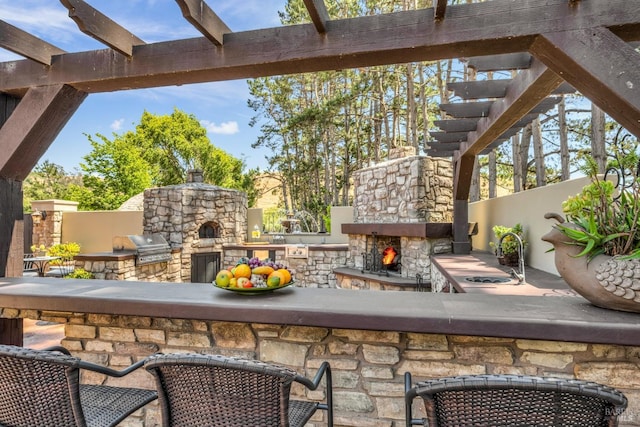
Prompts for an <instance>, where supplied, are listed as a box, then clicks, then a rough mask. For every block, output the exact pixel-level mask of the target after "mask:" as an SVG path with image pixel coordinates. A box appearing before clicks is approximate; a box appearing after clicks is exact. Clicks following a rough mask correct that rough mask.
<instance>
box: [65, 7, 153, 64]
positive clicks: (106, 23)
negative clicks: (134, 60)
mask: <svg viewBox="0 0 640 427" xmlns="http://www.w3.org/2000/svg"><path fill="white" fill-rule="evenodd" d="M60 2H61V3H62V4H63V5H64V6H65V7H66V8H67V9H69V17H70V18H71V19H73V20H74V21H75V23H76V24H77V25H78V28H79V29H80V31H82V32H83V33H85V34H87V35H89V36H91V37H93V38H94V39H96V40H98V41H100V42H101V43H104V44H105V45H107V46H109V47H110V48H111V49H113V50H115V51H117V52H120V53H121V54H123V55H125V56H126V57H128V58H131V56H132V55H133V46H136V45H142V44H145V43H144V41H143V40H142V39H140V38H138V37H137V36H135V35H134V34H132V33H131V32H129V31H128V30H127V29H125V28H123V27H121V26H120V25H118V24H117V23H115V22H114V21H112V20H111V19H110V18H109V17H108V16H105V15H103V14H102V13H101V12H99V11H98V10H96V9H94V8H93V7H91V6H90V5H88V4H87V3H85V2H84V1H82V0H60Z"/></svg>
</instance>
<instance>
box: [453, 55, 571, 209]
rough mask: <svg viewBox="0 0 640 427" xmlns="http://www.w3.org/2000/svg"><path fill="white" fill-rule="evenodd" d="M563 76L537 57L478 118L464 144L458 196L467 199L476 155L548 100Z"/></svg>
mask: <svg viewBox="0 0 640 427" xmlns="http://www.w3.org/2000/svg"><path fill="white" fill-rule="evenodd" d="M562 81H563V80H562V78H561V77H560V76H559V75H557V74H556V73H554V72H553V71H551V70H549V69H548V68H547V66H546V65H544V64H543V63H542V62H540V61H537V60H534V61H533V62H532V64H531V68H529V69H528V70H524V71H521V72H520V73H518V75H517V76H516V77H515V78H514V79H513V81H512V83H511V84H510V85H509V87H508V88H507V92H506V95H505V97H504V98H503V99H501V100H498V101H496V102H494V103H493V105H491V108H490V109H489V115H488V116H487V117H485V118H482V119H480V120H479V121H478V127H477V129H476V130H475V131H473V132H469V136H468V137H467V142H466V144H462V147H464V148H462V147H461V151H460V155H459V158H458V161H457V164H458V167H457V169H456V180H455V183H454V188H455V195H454V197H455V199H456V200H467V199H468V197H469V188H470V185H471V175H472V173H473V163H474V162H475V158H476V156H477V155H478V154H479V153H480V152H482V151H483V150H484V149H485V148H486V147H487V146H489V144H491V143H492V142H493V141H495V140H496V139H497V138H498V137H500V136H501V135H502V134H503V133H504V132H506V131H507V130H508V129H509V128H510V127H512V126H513V125H514V124H515V123H516V122H517V121H518V120H520V118H522V117H523V116H525V115H526V114H527V113H529V111H531V110H532V109H533V108H534V107H535V106H536V105H538V104H539V103H540V102H541V101H542V100H544V99H545V98H546V97H547V96H548V95H549V94H550V93H551V92H553V91H554V90H555V89H556V88H557V87H558V86H560V84H562Z"/></svg>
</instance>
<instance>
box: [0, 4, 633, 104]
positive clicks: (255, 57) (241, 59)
mask: <svg viewBox="0 0 640 427" xmlns="http://www.w3.org/2000/svg"><path fill="white" fill-rule="evenodd" d="M628 5H629V3H628V0H608V1H607V2H589V7H577V8H568V7H567V2H566V0H545V1H544V2H540V1H539V0H520V1H518V7H517V8H514V7H513V1H512V0H493V1H489V2H482V3H472V4H464V5H457V6H449V8H448V9H447V18H446V19H445V20H442V21H440V22H433V19H432V18H433V12H432V10H431V9H420V10H412V11H403V12H399V13H391V14H384V15H373V16H362V17H357V18H352V19H344V20H333V21H331V31H329V32H328V33H326V35H325V36H324V37H318V34H317V31H316V30H315V28H314V27H313V25H311V24H309V25H292V26H285V27H279V28H270V29H263V30H253V31H245V32H233V33H230V34H228V35H226V36H225V44H224V52H220V51H218V50H217V47H216V46H213V45H212V44H211V42H209V40H207V39H205V38H195V39H187V40H174V41H168V42H160V43H154V44H150V45H144V46H137V47H136V60H135V61H126V60H124V58H119V57H112V55H111V54H110V52H105V51H104V50H97V51H91V52H77V53H68V54H63V55H59V56H57V57H56V61H55V63H54V65H52V67H51V70H50V71H47V70H42V69H41V66H40V67H36V66H34V65H36V64H31V65H30V64H29V63H28V62H29V61H10V62H7V63H0V91H1V92H8V93H11V94H23V93H24V91H26V89H27V88H28V87H30V86H32V85H36V84H47V85H48V84H55V83H67V84H70V85H72V86H74V87H75V88H77V89H79V90H83V91H87V92H90V93H97V92H108V91H115V90H123V89H136V88H144V87H157V86H169V85H179V84H189V83H200V82H212V81H221V80H234V79H244V78H254V77H265V76H272V75H285V74H292V73H302V72H315V71H324V70H335V69H346V68H355V67H364V66H369V65H383V64H397V63H406V62H412V61H430V60H438V59H444V58H452V57H458V56H460V55H464V56H466V57H473V56H478V55H487V54H496V53H510V52H518V51H525V50H527V49H529V46H530V45H531V43H532V42H533V40H534V39H535V37H537V36H538V35H539V34H540V33H544V32H548V31H562V30H564V29H571V28H575V27H576V26H579V25H584V26H587V25H589V26H591V25H593V26H605V27H607V26H612V27H615V31H616V34H618V33H620V34H623V35H624V37H625V39H627V40H628V39H630V38H632V37H638V38H640V8H629V6H628ZM473 16H482V17H483V19H470V17H473ZM549 16H553V17H554V19H549V18H548V17H549ZM425 19H428V20H425ZM505 23H508V25H506V24H505ZM95 64H104V66H95Z"/></svg>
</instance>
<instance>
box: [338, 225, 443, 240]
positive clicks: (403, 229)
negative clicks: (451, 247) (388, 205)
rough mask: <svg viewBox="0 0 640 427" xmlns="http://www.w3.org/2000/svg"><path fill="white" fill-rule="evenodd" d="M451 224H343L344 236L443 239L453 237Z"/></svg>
mask: <svg viewBox="0 0 640 427" xmlns="http://www.w3.org/2000/svg"><path fill="white" fill-rule="evenodd" d="M451 230H452V228H451V223H450V222H444V223H443V222H406V223H352V224H342V233H343V234H364V235H367V236H371V235H373V234H377V235H379V236H397V237H422V238H431V239H441V238H445V237H451V236H452V234H451V233H452V232H451Z"/></svg>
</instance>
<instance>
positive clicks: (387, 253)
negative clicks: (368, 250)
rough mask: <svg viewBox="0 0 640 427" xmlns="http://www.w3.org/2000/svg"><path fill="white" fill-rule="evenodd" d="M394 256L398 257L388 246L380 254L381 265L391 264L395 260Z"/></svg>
mask: <svg viewBox="0 0 640 427" xmlns="http://www.w3.org/2000/svg"><path fill="white" fill-rule="evenodd" d="M396 255H398V252H396V250H395V249H393V248H392V247H391V246H389V247H388V248H386V249H385V250H384V251H383V252H382V264H384V265H390V264H393V260H394V259H396Z"/></svg>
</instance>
